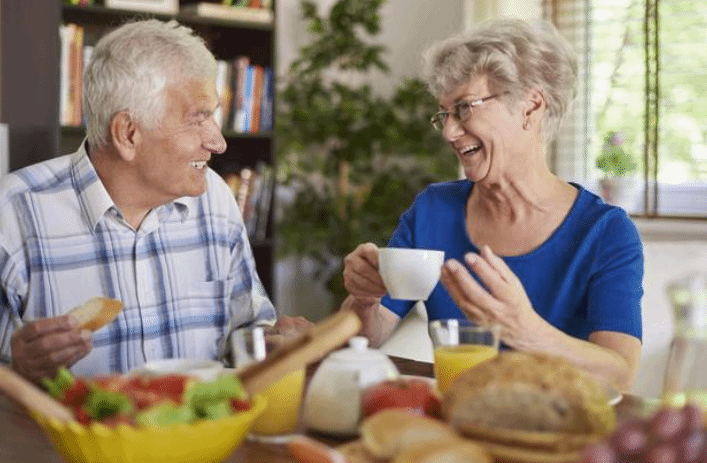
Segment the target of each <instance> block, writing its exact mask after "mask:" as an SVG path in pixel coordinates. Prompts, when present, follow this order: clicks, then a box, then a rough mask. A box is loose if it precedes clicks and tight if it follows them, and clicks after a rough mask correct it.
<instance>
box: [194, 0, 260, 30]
mask: <svg viewBox="0 0 707 463" xmlns="http://www.w3.org/2000/svg"><path fill="white" fill-rule="evenodd" d="M181 12H182V13H183V14H186V15H194V16H203V17H208V18H216V19H226V20H231V21H243V22H250V23H257V24H268V25H269V24H272V23H273V19H274V17H273V12H272V10H271V9H269V8H252V7H250V6H231V5H223V4H220V3H209V2H199V3H191V4H188V5H183V6H182V8H181Z"/></svg>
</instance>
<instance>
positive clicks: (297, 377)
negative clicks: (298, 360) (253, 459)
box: [230, 326, 305, 443]
mask: <svg viewBox="0 0 707 463" xmlns="http://www.w3.org/2000/svg"><path fill="white" fill-rule="evenodd" d="M281 340H282V337H281V336H272V335H268V333H267V328H266V327H262V326H253V327H247V328H239V329H236V330H234V331H233V332H232V333H231V337H230V345H231V358H232V363H233V366H234V368H235V369H236V371H237V370H239V369H241V368H243V367H245V366H247V365H249V364H251V363H253V362H258V361H260V360H263V359H265V358H266V356H267V355H268V353H270V352H271V351H272V350H274V349H275V348H276V347H277V346H278V344H279V341H281ZM304 379H305V369H304V368H300V369H298V370H295V371H293V372H291V373H289V374H287V375H286V376H285V377H283V378H281V379H280V380H278V381H276V382H275V383H273V384H271V385H270V386H269V387H268V388H266V389H265V390H263V391H261V392H260V394H262V395H263V396H265V398H266V399H267V401H268V404H267V407H266V408H265V411H264V412H263V413H262V414H261V415H260V416H259V417H258V418H257V419H256V421H255V423H254V424H253V428H252V429H251V433H250V434H249V435H248V438H249V439H251V440H256V441H260V442H269V443H284V442H287V441H288V440H289V439H290V438H291V437H292V436H293V435H294V433H295V432H296V431H297V428H298V426H299V420H300V409H301V406H302V392H303V390H304Z"/></svg>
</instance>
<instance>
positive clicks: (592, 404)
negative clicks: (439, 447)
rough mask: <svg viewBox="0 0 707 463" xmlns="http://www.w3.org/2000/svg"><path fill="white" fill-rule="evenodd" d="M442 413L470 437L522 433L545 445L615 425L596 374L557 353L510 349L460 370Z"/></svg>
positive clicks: (510, 437)
mask: <svg viewBox="0 0 707 463" xmlns="http://www.w3.org/2000/svg"><path fill="white" fill-rule="evenodd" d="M442 414H443V415H444V417H445V419H446V420H447V421H448V422H449V423H451V424H452V425H453V426H454V427H455V428H456V429H457V430H458V431H460V432H461V433H463V434H466V435H469V436H472V437H497V438H499V439H501V440H503V439H504V436H505V438H506V440H514V439H515V438H516V437H517V436H521V437H523V438H524V439H526V440H529V441H533V442H534V443H536V444H541V445H542V444H548V443H550V444H553V443H555V444H557V443H562V442H563V441H566V440H567V439H568V438H569V437H571V436H572V435H603V434H606V433H608V432H610V431H611V430H612V429H613V428H614V427H615V425H616V414H615V412H614V409H613V407H612V406H611V405H609V398H608V396H607V393H606V391H605V389H604V387H603V386H602V385H601V384H600V383H598V382H597V381H596V380H595V379H594V378H593V377H591V376H589V375H588V374H586V373H584V372H583V371H581V370H579V368H577V367H576V366H575V365H573V364H571V363H569V362H568V361H566V360H564V359H561V358H558V357H552V356H549V355H541V354H529V353H522V352H512V351H503V352H501V353H500V354H499V355H498V356H497V357H496V358H494V359H491V360H489V361H486V362H483V363H481V364H479V365H477V366H475V367H473V368H471V369H470V370H468V371H466V372H464V373H462V374H460V375H459V376H458V377H457V378H456V379H455V381H454V382H453V383H452V385H451V387H450V388H449V389H448V390H447V392H446V393H445V395H444V397H443V400H442ZM514 431H517V432H514ZM558 436H559V437H558ZM583 439H584V438H583V437H581V436H580V437H579V440H580V441H584V442H586V439H585V440H583ZM570 440H571V439H570ZM528 443H530V442H528ZM578 445H580V444H578ZM572 446H574V445H572Z"/></svg>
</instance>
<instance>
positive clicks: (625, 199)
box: [596, 131, 638, 209]
mask: <svg viewBox="0 0 707 463" xmlns="http://www.w3.org/2000/svg"><path fill="white" fill-rule="evenodd" d="M627 145H628V144H627V142H626V138H625V137H624V135H623V134H622V133H621V132H617V131H611V132H608V133H607V134H606V136H605V137H604V143H603V144H602V147H601V153H600V154H599V156H598V157H597V159H596V166H597V168H599V170H601V171H602V172H603V177H602V178H601V179H600V180H599V185H600V187H601V195H602V197H603V198H604V200H605V201H607V202H609V203H611V204H614V205H617V206H621V207H624V208H629V209H630V208H632V207H633V206H634V204H633V201H634V199H635V196H636V190H637V189H636V178H635V175H634V174H635V172H636V170H637V168H638V164H637V163H636V160H635V158H634V157H633V155H632V154H631V153H630V152H629V151H628V149H627Z"/></svg>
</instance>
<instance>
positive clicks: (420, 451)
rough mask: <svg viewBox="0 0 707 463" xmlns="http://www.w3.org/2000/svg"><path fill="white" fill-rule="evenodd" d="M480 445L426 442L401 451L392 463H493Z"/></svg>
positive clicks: (467, 442)
mask: <svg viewBox="0 0 707 463" xmlns="http://www.w3.org/2000/svg"><path fill="white" fill-rule="evenodd" d="M493 461H494V460H493V457H492V456H491V454H489V453H488V452H487V451H486V450H485V449H484V448H483V447H482V446H481V445H479V444H476V443H474V442H471V441H468V440H463V439H462V438H459V439H454V440H451V441H450V440H444V441H435V442H426V443H424V444H419V445H414V446H411V447H409V448H407V449H405V450H402V451H401V452H400V453H399V454H398V455H397V456H396V457H395V458H393V461H392V463H493Z"/></svg>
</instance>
